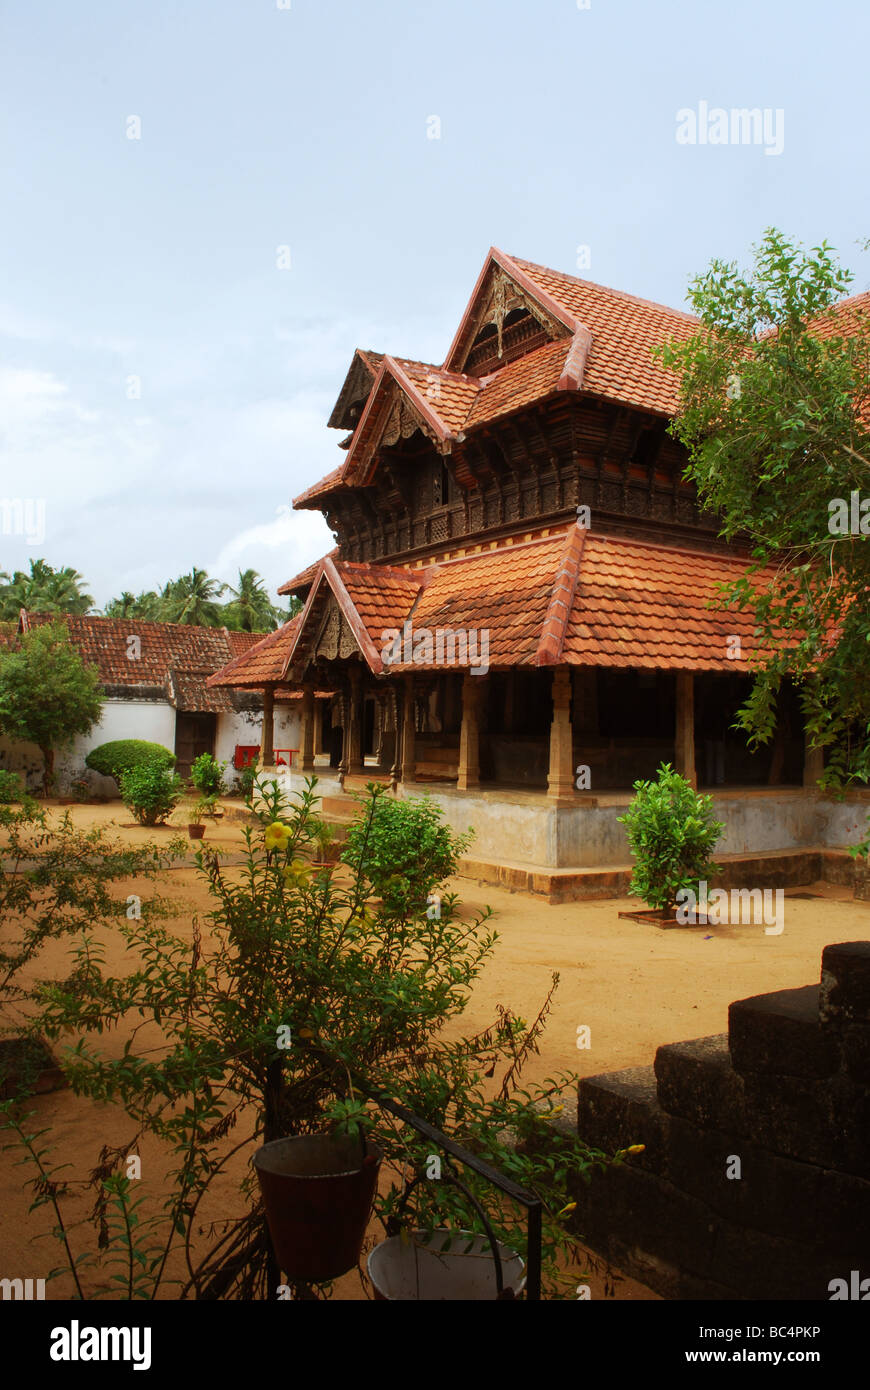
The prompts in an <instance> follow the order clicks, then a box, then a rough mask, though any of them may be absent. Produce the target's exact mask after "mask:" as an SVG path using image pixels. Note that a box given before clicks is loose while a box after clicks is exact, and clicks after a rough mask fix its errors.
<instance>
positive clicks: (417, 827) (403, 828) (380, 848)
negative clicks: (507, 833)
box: [341, 793, 472, 911]
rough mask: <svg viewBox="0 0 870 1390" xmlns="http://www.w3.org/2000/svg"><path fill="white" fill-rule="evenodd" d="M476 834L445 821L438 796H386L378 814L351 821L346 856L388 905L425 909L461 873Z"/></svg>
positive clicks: (399, 908) (398, 908)
mask: <svg viewBox="0 0 870 1390" xmlns="http://www.w3.org/2000/svg"><path fill="white" fill-rule="evenodd" d="M369 795H371V793H369ZM471 838H472V834H471V832H469V833H468V834H466V835H456V834H454V832H453V831H452V830H451V829H450V827H449V826H447V825H444V824H443V822H442V819H441V810H440V807H439V806H437V805H436V803H435V802H434V801H430V800H428V799H423V800H416V801H396V800H394V799H393V798H392V797H387V796H382V797H378V798H377V800H376V802H375V811H374V815H371V814H369V815H361V816H360V818H359V819H358V820H357V821H355V822H354V824H353V825H351V827H350V829H349V830H348V832H347V841H346V844H345V849H344V851H343V853H342V855H341V860H342V863H344V864H349V865H350V866H351V868H353V869H354V870H355V872H357V873H358V874H360V875H361V876H362V877H363V878H365V879H367V880H368V882H369V883H370V884H371V885H372V888H373V890H374V892H375V893H377V894H378V895H379V896H380V897H381V898H382V899H383V902H384V907H385V908H386V909H387V910H395V911H404V910H419V909H420V908H422V907H424V906H425V904H426V901H427V898H428V896H429V894H430V893H431V891H432V890H433V888H436V887H437V886H438V885H439V884H441V883H443V882H444V880H445V879H446V878H449V877H450V875H451V874H453V873H455V872H456V865H457V863H458V861H459V856H460V855H461V854H462V853H463V851H464V850H465V849H466V848H467V846H468V845H469V844H470V843H471Z"/></svg>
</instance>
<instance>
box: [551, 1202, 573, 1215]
mask: <svg viewBox="0 0 870 1390" xmlns="http://www.w3.org/2000/svg"><path fill="white" fill-rule="evenodd" d="M576 1208H577V1203H576V1202H569V1203H568V1205H567V1207H563V1208H562V1210H561V1211H557V1212H556V1215H557V1216H567V1215H568V1212H569V1211H575V1210H576Z"/></svg>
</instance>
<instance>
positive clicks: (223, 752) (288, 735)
mask: <svg viewBox="0 0 870 1390" xmlns="http://www.w3.org/2000/svg"><path fill="white" fill-rule="evenodd" d="M262 730H263V715H262V712H261V711H260V710H252V711H248V710H245V711H242V712H240V713H235V712H234V713H232V714H219V715H218V717H217V732H216V735H215V757H216V758H217V759H218V762H222V763H226V764H227V768H226V771H225V772H224V782H225V783H226V785H227V786H228V787H229V786H232V785H233V784H234V783H235V782H237V781H238V773H237V772H236V770H235V768H234V767H233V756H234V754H235V751H236V745H237V744H243V745H246V746H250V745H252V744H259V743H260V739H261V735H262ZM299 741H300V715H299V706H298V703H294V704H292V705H289V704H287V705H283V704H278V705H276V706H275V722H274V746H275V747H276V748H298V747H299Z"/></svg>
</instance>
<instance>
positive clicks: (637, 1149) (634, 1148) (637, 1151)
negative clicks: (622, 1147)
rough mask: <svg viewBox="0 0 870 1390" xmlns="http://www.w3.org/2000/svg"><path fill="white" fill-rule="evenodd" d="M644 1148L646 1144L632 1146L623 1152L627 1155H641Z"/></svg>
mask: <svg viewBox="0 0 870 1390" xmlns="http://www.w3.org/2000/svg"><path fill="white" fill-rule="evenodd" d="M645 1148H646V1144H632V1145H631V1147H630V1148H628V1149H626V1151H625V1152H626V1153H627V1154H642V1153H643V1151H644V1149H645Z"/></svg>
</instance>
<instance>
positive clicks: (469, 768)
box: [456, 676, 485, 792]
mask: <svg viewBox="0 0 870 1390" xmlns="http://www.w3.org/2000/svg"><path fill="white" fill-rule="evenodd" d="M484 679H485V677H483V676H465V677H464V678H463V681H462V727H461V729H460V732H459V778H458V780H457V783H456V785H457V787H458V789H459V790H460V791H461V792H464V791H468V790H469V788H470V787H479V786H480V733H479V729H478V713H479V705H478V702H479V699H480V684H481V681H482V680H484Z"/></svg>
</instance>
